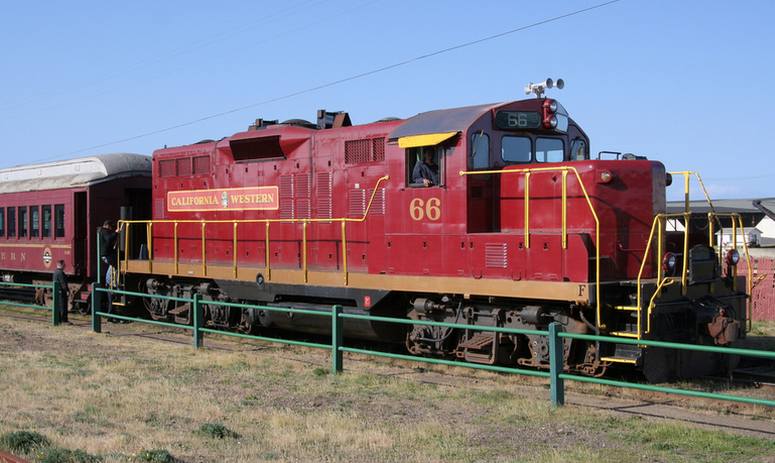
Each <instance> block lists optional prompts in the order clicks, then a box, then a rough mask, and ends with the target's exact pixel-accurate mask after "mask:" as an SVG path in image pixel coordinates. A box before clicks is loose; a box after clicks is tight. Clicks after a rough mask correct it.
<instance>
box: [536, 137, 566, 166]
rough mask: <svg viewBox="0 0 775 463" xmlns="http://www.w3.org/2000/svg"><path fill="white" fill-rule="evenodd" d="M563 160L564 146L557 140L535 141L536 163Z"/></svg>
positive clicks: (541, 139)
mask: <svg viewBox="0 0 775 463" xmlns="http://www.w3.org/2000/svg"><path fill="white" fill-rule="evenodd" d="M564 159H565V144H564V143H563V142H562V140H560V139H559V138H539V139H537V140H536V162H562V161H563V160H564Z"/></svg>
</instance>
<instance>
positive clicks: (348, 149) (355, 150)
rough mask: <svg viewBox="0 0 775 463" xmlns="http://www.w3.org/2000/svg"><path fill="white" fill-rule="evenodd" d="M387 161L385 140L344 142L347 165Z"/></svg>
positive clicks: (371, 139)
mask: <svg viewBox="0 0 775 463" xmlns="http://www.w3.org/2000/svg"><path fill="white" fill-rule="evenodd" d="M384 160H385V138H384V137H383V138H365V139H362V140H349V141H346V142H344V162H345V164H361V163H364V162H373V161H384Z"/></svg>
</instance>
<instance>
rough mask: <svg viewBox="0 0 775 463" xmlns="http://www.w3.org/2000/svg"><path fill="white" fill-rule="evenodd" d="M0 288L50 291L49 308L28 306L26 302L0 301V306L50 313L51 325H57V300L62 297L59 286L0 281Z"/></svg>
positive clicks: (58, 317) (56, 284)
mask: <svg viewBox="0 0 775 463" xmlns="http://www.w3.org/2000/svg"><path fill="white" fill-rule="evenodd" d="M0 286H2V287H6V288H32V289H47V290H49V291H51V296H52V299H51V306H47V305H39V304H30V303H26V302H19V301H12V300H0V304H2V305H5V306H12V307H23V308H25V309H33V310H46V311H49V312H51V324H52V325H54V326H57V325H59V323H60V318H61V314H60V313H59V311H58V310H56V307H57V306H58V305H59V302H60V301H59V298H61V297H62V295H61V291H60V288H59V284H58V283H57V282H53V283H51V284H35V283H14V282H8V281H0Z"/></svg>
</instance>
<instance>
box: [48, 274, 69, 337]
mask: <svg viewBox="0 0 775 463" xmlns="http://www.w3.org/2000/svg"><path fill="white" fill-rule="evenodd" d="M53 291H54V294H53V295H52V298H51V303H52V305H53V306H52V307H51V324H52V325H54V326H59V323H60V316H59V315H60V314H59V298H60V297H62V296H60V292H59V291H60V289H59V282H58V281H56V280H54V286H53ZM65 304H67V301H65ZM65 310H67V309H65Z"/></svg>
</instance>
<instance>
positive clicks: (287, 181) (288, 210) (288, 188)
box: [280, 175, 294, 219]
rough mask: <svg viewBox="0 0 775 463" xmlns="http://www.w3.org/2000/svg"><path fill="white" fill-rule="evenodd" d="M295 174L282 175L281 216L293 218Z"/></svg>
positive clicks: (282, 217)
mask: <svg viewBox="0 0 775 463" xmlns="http://www.w3.org/2000/svg"><path fill="white" fill-rule="evenodd" d="M293 203H294V201H293V175H281V176H280V218H281V219H292V218H293V212H294V211H293Z"/></svg>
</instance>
